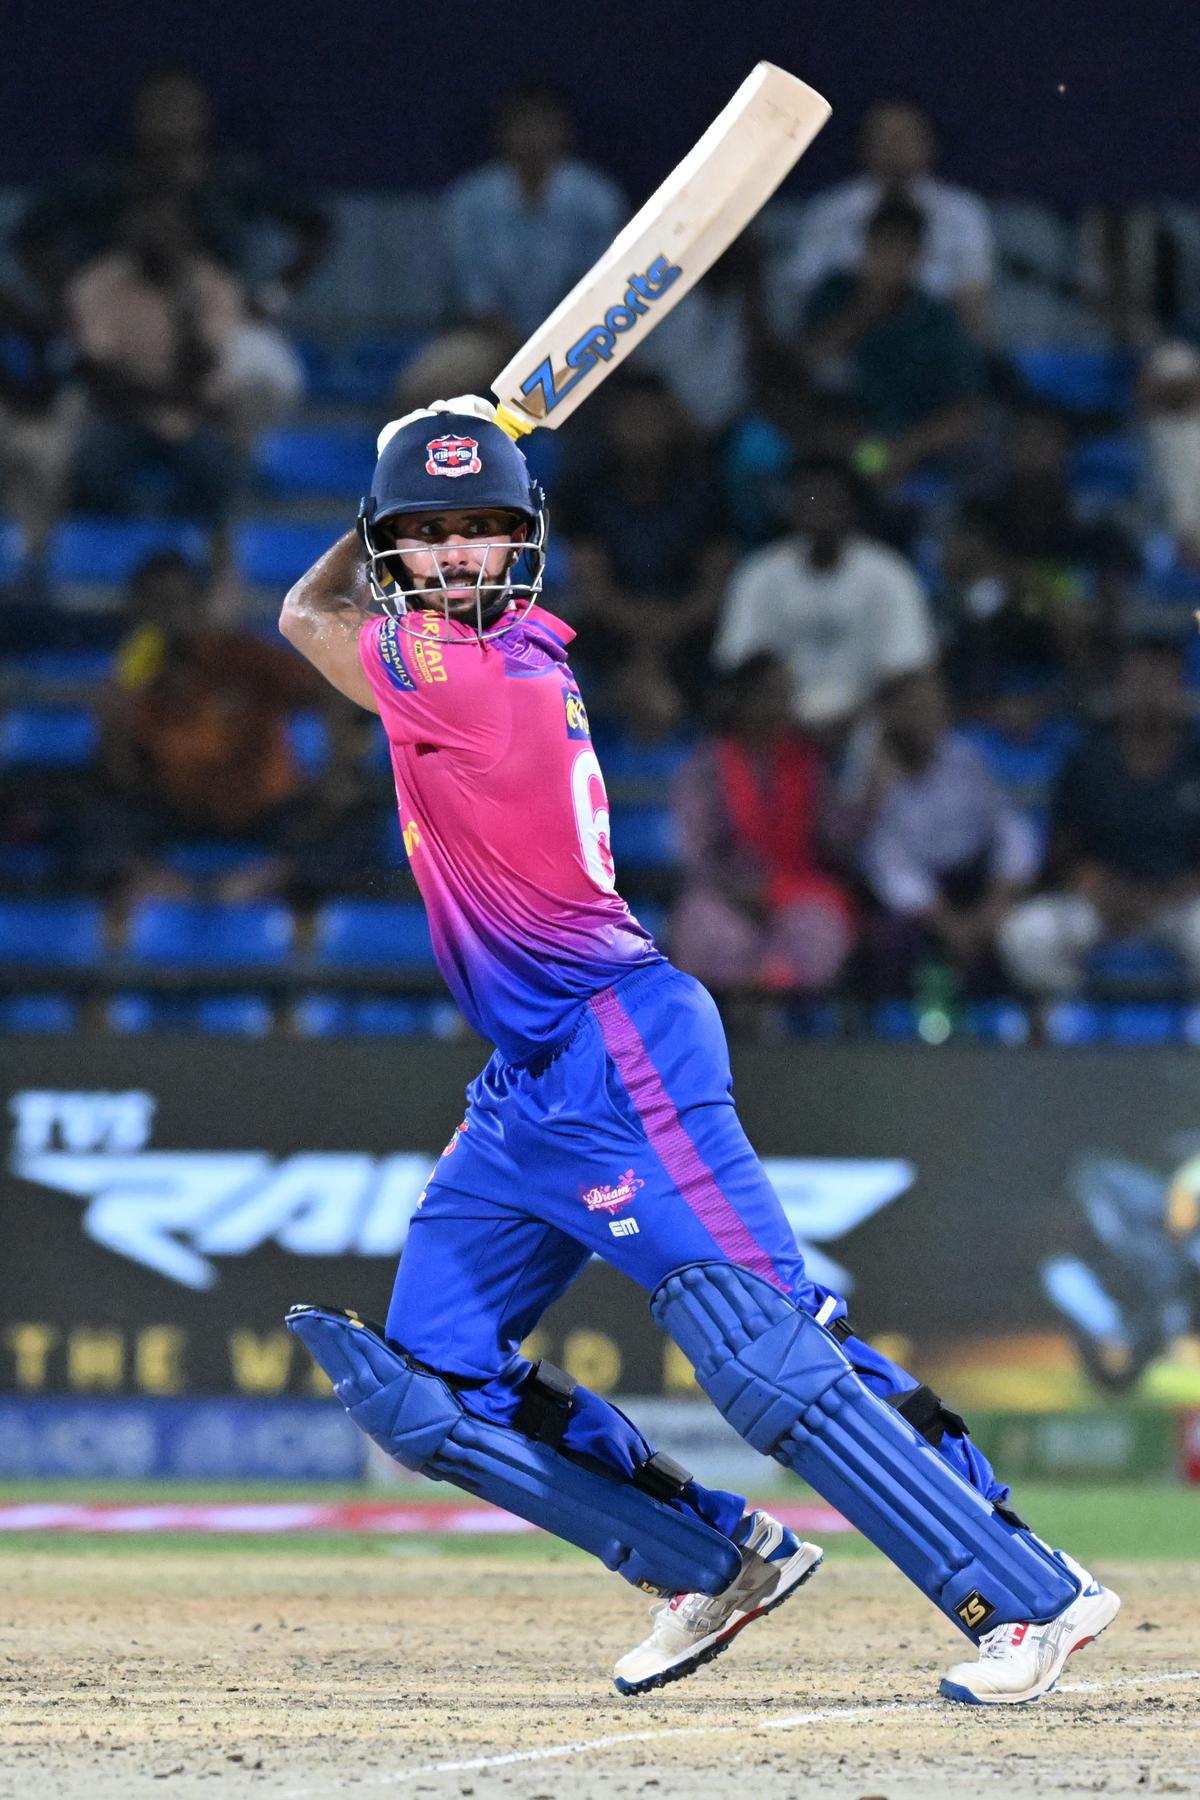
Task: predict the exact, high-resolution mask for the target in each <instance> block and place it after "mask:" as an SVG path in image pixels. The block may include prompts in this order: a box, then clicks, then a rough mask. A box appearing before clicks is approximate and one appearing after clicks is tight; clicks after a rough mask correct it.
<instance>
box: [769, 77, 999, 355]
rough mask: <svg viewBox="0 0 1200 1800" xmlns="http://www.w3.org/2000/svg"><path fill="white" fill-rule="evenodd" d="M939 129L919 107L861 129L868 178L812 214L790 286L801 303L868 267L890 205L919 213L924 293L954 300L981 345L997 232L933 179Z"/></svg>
mask: <svg viewBox="0 0 1200 1800" xmlns="http://www.w3.org/2000/svg"><path fill="white" fill-rule="evenodd" d="M935 150H936V146H935V143H934V135H933V127H932V125H931V123H930V121H929V119H928V117H927V116H926V114H925V113H923V112H922V111H921V110H920V108H919V107H916V106H913V105H911V104H909V103H908V102H906V101H894V100H893V101H886V102H884V103H883V104H881V105H879V106H874V107H872V108H871V110H870V112H869V113H868V114H867V116H866V119H865V121H864V123H863V130H862V162H863V173H862V174H861V175H859V176H856V177H855V178H854V179H853V180H851V181H845V182H842V183H841V185H840V186H838V187H835V188H831V189H830V191H829V192H828V193H827V194H819V195H818V196H817V198H816V199H815V200H814V201H813V202H812V204H811V205H810V206H809V208H808V209H807V211H806V213H805V216H804V222H803V231H802V241H801V245H800V249H799V253H798V254H797V256H796V258H795V259H794V261H793V263H792V267H791V270H790V272H789V275H790V283H791V286H792V288H793V290H794V291H797V290H798V291H799V292H800V294H801V295H802V296H803V295H805V294H808V293H809V292H811V291H812V289H814V288H815V287H817V286H818V285H819V284H820V283H821V282H822V281H824V280H825V278H826V277H827V276H829V275H836V274H841V273H844V272H845V271H846V270H848V269H852V268H855V267H857V266H858V264H859V263H860V262H861V260H862V254H863V248H864V237H865V231H866V225H867V221H868V219H870V217H871V215H872V214H873V213H874V212H875V211H876V210H877V209H878V207H879V205H880V203H881V202H882V201H884V200H886V199H890V198H893V197H900V198H903V199H906V200H908V201H910V202H911V203H912V204H914V205H915V206H917V207H919V208H920V210H921V212H922V213H923V215H924V217H925V221H926V231H925V235H924V239H923V241H922V245H921V256H920V264H919V268H918V279H919V283H920V286H921V288H922V289H923V291H924V292H925V293H928V294H932V295H933V296H934V297H935V298H936V299H939V300H948V301H950V302H952V303H953V304H954V305H955V307H956V308H957V309H958V313H959V317H960V319H961V320H962V323H963V325H964V326H965V327H966V329H967V330H968V331H970V332H971V333H972V334H973V335H975V336H977V337H980V336H982V335H983V334H984V332H985V330H986V325H987V316H988V307H989V302H990V295H991V285H992V276H993V268H992V265H993V257H994V251H993V243H992V228H991V224H990V222H989V220H988V215H987V209H986V207H985V206H984V204H983V202H982V200H980V199H978V198H977V196H976V195H974V194H970V193H968V192H967V191H966V190H965V189H964V188H958V187H951V186H950V184H949V183H948V182H945V181H941V180H939V179H938V178H937V177H936V176H934V175H933V174H931V173H930V171H931V169H932V167H933V163H934V159H935Z"/></svg>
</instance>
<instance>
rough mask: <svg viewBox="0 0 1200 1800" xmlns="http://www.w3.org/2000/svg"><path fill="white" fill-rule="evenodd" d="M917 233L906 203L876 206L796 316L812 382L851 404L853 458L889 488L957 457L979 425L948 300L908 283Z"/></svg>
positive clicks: (969, 348) (972, 369)
mask: <svg viewBox="0 0 1200 1800" xmlns="http://www.w3.org/2000/svg"><path fill="white" fill-rule="evenodd" d="M924 232H925V222H924V218H923V216H922V214H921V211H920V208H919V207H917V206H915V205H914V204H913V203H912V201H910V200H904V199H887V200H884V201H883V202H881V204H880V205H879V206H878V207H877V208H876V210H875V211H874V212H873V213H872V214H871V217H870V218H869V219H868V221H867V224H866V228H865V236H864V243H863V252H862V257H861V259H860V261H859V262H858V264H857V265H856V266H855V267H854V268H853V269H845V270H840V271H838V272H836V273H834V274H830V275H827V276H826V277H825V279H824V280H823V281H821V282H820V283H819V284H818V286H817V287H816V288H814V289H813V291H812V292H811V294H810V295H809V297H808V300H807V303H806V304H805V308H804V320H803V331H804V336H803V340H802V348H803V353H804V356H805V359H806V361H807V363H808V366H809V369H810V371H811V373H812V376H813V379H814V381H815V382H816V383H817V385H818V386H820V387H822V388H824V389H827V390H832V391H834V392H839V393H842V394H844V395H846V396H847V397H848V398H849V399H850V400H852V401H853V402H854V404H855V405H856V406H857V409H858V411H859V414H860V416H861V421H862V432H863V438H864V440H865V441H864V442H863V443H862V444H861V445H860V447H859V450H858V453H857V454H858V456H859V457H860V458H862V459H863V466H864V467H865V468H866V469H867V471H868V472H869V473H871V474H873V475H884V476H886V477H887V478H888V479H889V480H890V481H893V482H895V481H902V480H903V479H904V477H905V476H906V475H910V474H911V473H912V472H913V471H914V470H915V469H919V468H921V467H922V466H923V465H925V464H928V463H930V462H931V461H934V460H935V459H937V460H944V459H945V458H947V457H949V456H950V455H951V454H952V453H953V452H955V451H961V450H962V449H963V448H964V447H965V446H966V445H967V444H968V443H969V442H970V441H971V439H972V438H973V437H974V436H975V435H976V433H977V431H978V428H979V423H980V407H979V402H980V398H981V396H982V393H983V389H984V371H983V364H982V358H981V356H980V353H979V351H978V349H977V347H976V346H975V345H974V344H973V343H972V342H971V340H970V338H969V337H968V336H967V334H966V332H965V331H964V329H963V326H962V324H961V323H960V321H959V319H958V317H957V315H956V313H955V311H954V308H953V307H952V306H951V305H950V304H949V302H948V301H945V300H940V299H937V298H936V297H935V296H934V295H932V294H927V293H925V292H924V291H923V290H922V289H921V288H920V287H919V286H918V285H917V270H918V267H919V265H920V258H921V245H922V242H923V239H924Z"/></svg>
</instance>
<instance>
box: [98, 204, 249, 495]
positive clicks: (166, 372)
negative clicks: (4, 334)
mask: <svg viewBox="0 0 1200 1800" xmlns="http://www.w3.org/2000/svg"><path fill="white" fill-rule="evenodd" d="M67 312H68V316H69V319H70V324H71V331H72V336H73V340H74V343H75V348H76V351H77V353H78V356H79V362H80V368H81V371H82V374H83V377H84V379H85V381H86V383H87V387H88V391H89V396H90V401H91V407H90V416H89V418H88V420H87V422H86V424H85V426H84V430H83V435H82V437H81V439H80V442H79V446H78V451H77V457H76V466H75V485H76V499H77V502H78V504H79V505H80V506H81V507H83V508H84V509H85V510H87V511H93V512H101V513H109V514H114V515H128V514H130V513H135V512H137V511H138V510H140V509H141V506H142V504H143V501H142V479H143V477H144V476H145V474H146V473H147V471H150V470H154V471H156V472H158V474H159V475H160V477H162V478H165V479H166V480H167V482H168V484H169V485H168V491H167V500H166V504H167V508H168V510H170V511H173V512H175V513H182V514H184V515H186V516H192V517H195V518H198V519H203V520H205V521H206V522H207V523H209V524H210V525H213V526H219V525H221V524H222V523H223V522H224V520H225V518H226V515H227V513H228V511H229V508H230V505H231V503H232V500H233V495H234V491H235V488H236V486H237V483H238V479H239V459H238V456H237V452H236V448H235V438H236V436H237V435H238V427H239V404H240V401H241V398H242V392H241V390H240V388H239V386H238V385H237V374H236V370H235V369H233V368H231V366H230V361H229V357H230V352H231V349H232V346H233V341H234V337H235V334H236V332H237V328H238V325H239V324H240V322H241V319H242V317H243V313H242V297H241V293H240V290H239V288H238V285H237V283H236V282H235V281H234V279H233V278H232V276H230V275H228V274H227V273H226V272H225V271H224V270H223V269H221V268H220V267H218V265H217V264H216V263H214V262H213V261H212V260H211V259H210V258H208V257H206V256H204V255H202V254H201V253H200V252H199V250H198V249H197V248H196V243H195V238H194V234H193V232H192V228H191V226H190V225H189V223H188V220H187V217H186V215H185V213H184V211H183V209H182V208H181V207H180V205H179V204H178V202H177V201H174V200H171V199H168V198H160V199H157V200H143V201H140V202H139V203H138V204H137V205H136V206H135V207H134V208H133V209H132V210H131V211H130V212H129V213H128V214H127V215H126V218H125V221H124V224H123V227H122V232H121V238H120V242H119V245H118V247H117V248H116V249H114V250H112V251H110V252H109V253H108V254H107V255H105V256H102V257H100V258H99V259H98V260H97V261H96V262H94V263H91V264H89V265H88V267H87V268H85V269H84V270H82V271H81V273H80V274H79V275H77V276H76V277H75V278H74V279H73V281H72V282H71V283H70V285H69V287H68V289H67Z"/></svg>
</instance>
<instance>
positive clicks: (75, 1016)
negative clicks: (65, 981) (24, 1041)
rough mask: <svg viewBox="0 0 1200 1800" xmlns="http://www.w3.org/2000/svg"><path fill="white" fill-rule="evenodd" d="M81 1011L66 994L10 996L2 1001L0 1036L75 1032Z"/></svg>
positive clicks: (0, 1001) (0, 1007) (0, 1004)
mask: <svg viewBox="0 0 1200 1800" xmlns="http://www.w3.org/2000/svg"><path fill="white" fill-rule="evenodd" d="M78 1022H79V1008H78V1006H77V1005H76V1004H75V1002H74V1001H73V1000H71V999H68V997H67V995H66V994H11V995H9V997H8V998H7V999H6V1000H0V1032H20V1031H25V1032H30V1033H35V1032H36V1033H38V1034H39V1035H40V1034H42V1033H56V1034H57V1033H59V1032H68V1031H74V1029H75V1027H76V1025H77V1024H78Z"/></svg>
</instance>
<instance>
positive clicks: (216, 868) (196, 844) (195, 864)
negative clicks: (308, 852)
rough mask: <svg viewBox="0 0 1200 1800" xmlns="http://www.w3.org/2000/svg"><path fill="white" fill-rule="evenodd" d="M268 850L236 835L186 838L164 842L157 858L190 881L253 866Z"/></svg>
mask: <svg viewBox="0 0 1200 1800" xmlns="http://www.w3.org/2000/svg"><path fill="white" fill-rule="evenodd" d="M269 854H270V853H269V852H268V851H267V850H265V849H264V848H263V846H262V845H261V844H245V843H242V842H241V841H240V840H239V839H237V838H186V839H182V840H180V841H179V842H178V843H174V844H167V845H165V846H164V848H163V850H162V852H161V855H160V858H159V860H160V861H161V862H162V863H163V864H164V866H165V867H166V868H168V869H173V870H174V871H175V873H176V874H177V875H187V876H188V877H189V878H190V879H191V880H192V881H219V880H220V878H221V876H222V875H236V874H238V873H239V872H240V871H241V870H243V869H250V868H253V867H254V864H255V863H260V862H262V861H264V859H265V858H266V857H267V856H268V855H269Z"/></svg>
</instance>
